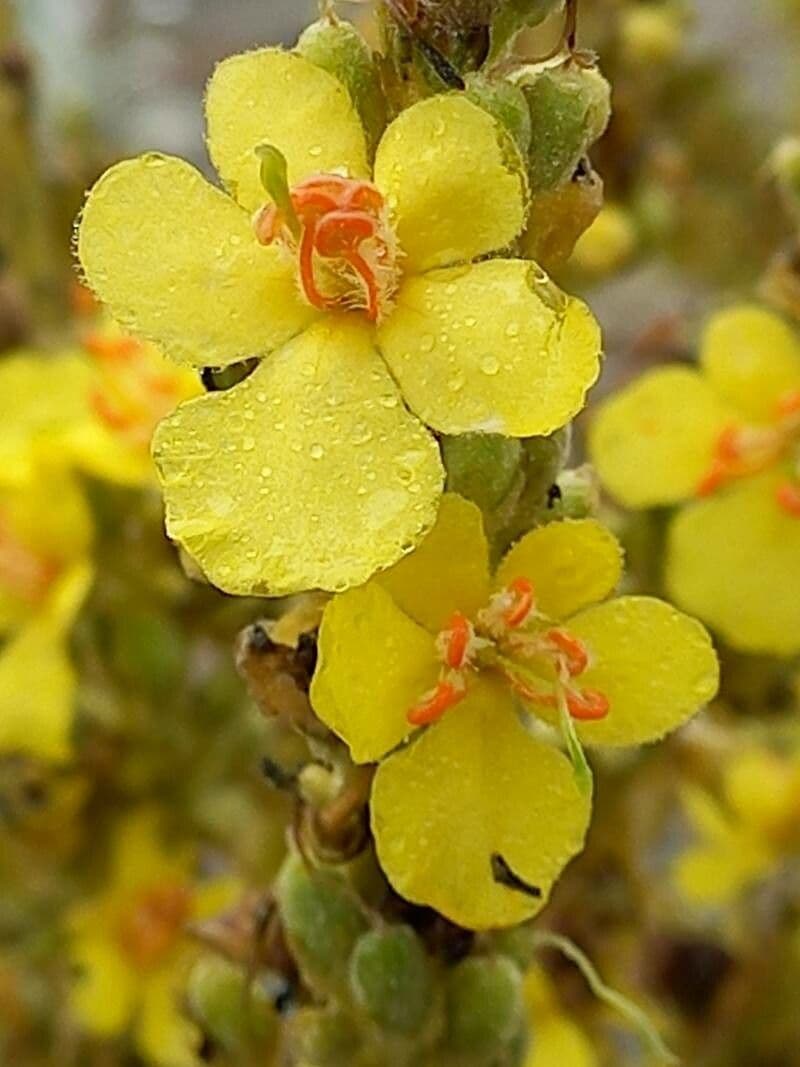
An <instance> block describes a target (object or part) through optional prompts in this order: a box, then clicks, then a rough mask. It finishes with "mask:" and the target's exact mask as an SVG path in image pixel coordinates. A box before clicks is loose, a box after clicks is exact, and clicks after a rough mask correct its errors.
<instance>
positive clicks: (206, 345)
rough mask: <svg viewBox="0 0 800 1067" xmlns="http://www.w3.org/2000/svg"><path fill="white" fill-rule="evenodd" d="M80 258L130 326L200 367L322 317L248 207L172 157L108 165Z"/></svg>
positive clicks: (255, 349)
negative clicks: (261, 237)
mask: <svg viewBox="0 0 800 1067" xmlns="http://www.w3.org/2000/svg"><path fill="white" fill-rule="evenodd" d="M78 255H79V257H80V261H81V265H82V266H83V270H84V273H85V275H86V281H87V282H88V284H89V285H90V286H91V288H92V289H93V290H94V291H95V292H96V293H97V295H98V297H99V298H100V299H101V300H102V301H103V303H105V304H107V305H108V308H109V310H110V312H111V314H112V315H113V316H114V318H115V319H117V321H118V322H119V323H120V324H121V325H122V326H123V327H124V328H125V329H127V330H130V331H131V332H132V333H136V334H141V335H143V336H144V337H147V338H149V339H150V340H151V341H155V342H156V343H157V344H159V345H160V347H161V348H162V349H163V350H164V353H165V354H166V355H168V356H170V357H171V358H172V359H175V360H177V361H178V362H184V363H191V364H193V365H194V366H198V367H201V366H224V365H226V364H228V363H233V362H235V361H237V360H241V359H245V358H246V357H249V356H253V355H261V354H263V353H266V352H270V351H272V350H273V349H274V348H277V347H278V346H279V345H281V344H283V343H284V342H285V341H287V340H289V338H291V337H293V336H294V335H295V334H297V333H299V332H300V331H301V330H302V329H303V328H304V327H305V326H306V325H307V324H308V323H309V322H311V321H312V319H313V318H314V317H315V314H316V313H315V312H314V311H313V309H312V308H311V307H309V306H308V305H307V304H305V303H304V302H303V301H302V300H301V298H300V296H299V293H298V291H297V284H296V282H295V269H294V266H293V264H292V263H291V262H290V260H289V259H288V258H285V257H284V256H283V255H282V254H281V252H280V250H279V249H278V248H277V247H274V246H272V247H269V248H265V247H263V246H262V245H260V244H259V243H258V242H257V241H256V239H255V235H254V232H253V228H252V225H251V222H250V218H249V217H248V215H247V214H246V212H244V211H243V210H242V209H241V208H239V207H238V206H237V205H236V204H235V203H234V201H233V200H231V199H230V197H228V196H226V195H225V194H224V193H222V192H220V190H219V189H215V188H214V187H213V186H212V185H209V183H208V182H207V181H206V180H205V178H203V176H202V175H201V174H200V172H199V171H197V170H195V168H194V167H191V166H190V165H189V164H188V163H184V162H183V160H180V159H175V158H172V157H170V156H161V155H156V154H152V153H151V154H150V155H146V156H140V157H139V158H138V159H129V160H125V161H124V162H122V163H118V164H117V165H116V166H114V167H112V168H111V169H110V170H107V171H106V173H105V174H104V175H103V177H102V178H101V179H100V180H99V181H98V183H97V184H96V185H95V186H94V188H93V189H92V191H91V192H90V194H89V198H88V200H87V201H86V206H85V207H84V209H83V215H82V216H81V221H80V229H79V231H78Z"/></svg>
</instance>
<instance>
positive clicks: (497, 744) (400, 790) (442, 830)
mask: <svg viewBox="0 0 800 1067" xmlns="http://www.w3.org/2000/svg"><path fill="white" fill-rule="evenodd" d="M590 809H591V799H590V797H588V796H586V795H585V794H583V793H581V792H580V790H579V789H578V786H577V785H576V783H575V776H574V774H573V771H572V766H571V765H570V763H569V761H568V760H567V759H566V757H565V756H564V755H563V754H562V753H561V752H560V751H559V750H558V749H557V748H555V747H554V746H553V745H550V744H547V743H545V742H543V741H540V740H537V739H535V738H533V737H532V736H531V735H530V734H529V733H527V732H526V731H525V729H524V728H523V727H522V726H521V725H520V723H519V721H518V719H517V717H516V716H515V714H514V710H513V706H512V704H511V700H510V698H509V697H508V695H507V694H506V692H505V691H504V690H502V689H500V688H498V687H495V686H493V685H489V684H486V683H479V684H478V685H477V686H476V687H475V688H474V689H473V690H472V692H471V693H470V695H469V696H468V697H467V698H466V700H464V701H463V703H461V704H459V705H457V706H456V707H455V708H453V709H452V710H451V711H449V712H448V713H447V714H446V715H445V716H444V718H443V719H442V720H441V721H440V722H438V723H437V724H436V725H435V726H432V727H430V728H429V729H428V730H426V731H425V732H424V733H423V734H421V735H420V736H419V737H418V738H416V739H415V740H414V741H412V743H411V744H409V745H408V746H407V747H406V748H404V749H401V750H400V751H399V752H396V753H394V754H393V755H391V756H389V757H388V758H387V759H386V760H384V761H383V763H382V764H381V765H380V767H379V768H378V770H377V772H376V775H375V781H374V784H373V789H372V805H371V812H372V829H373V832H374V834H375V843H376V846H377V850H378V859H379V860H380V863H381V866H382V867H383V869H384V871H385V872H386V875H387V877H388V878H389V881H390V882H391V883H392V885H393V886H394V887H395V889H396V890H397V892H398V893H400V895H401V896H403V897H405V898H406V899H407V900H411V901H413V902H414V903H416V904H425V905H428V906H430V907H433V908H436V910H437V911H439V912H441V913H442V914H443V915H445V916H446V917H447V918H448V919H451V920H452V921H453V922H456V923H458V924H459V925H460V926H466V927H467V928H469V929H477V930H482V929H487V928H489V927H494V926H510V925H514V924H516V923H519V922H523V921H524V920H525V919H528V918H530V917H531V916H532V915H535V914H536V913H537V912H538V911H540V910H541V909H542V907H544V905H545V903H546V902H547V897H548V895H549V892H550V889H551V887H552V885H553V883H554V882H555V880H556V879H557V878H558V876H559V874H560V873H561V871H562V869H563V867H564V866H565V865H566V864H567V863H568V862H569V860H570V859H571V858H572V857H573V856H574V855H575V854H576V852H578V851H579V850H580V848H581V846H582V844H583V835H584V833H585V831H586V827H587V824H588V821H589V814H590ZM493 856H495V857H497V856H499V857H501V858H502V860H503V861H504V862H505V864H506V865H507V866H508V868H509V869H510V871H511V872H513V874H514V875H516V876H517V878H519V879H520V880H521V882H523V883H527V885H528V886H529V888H530V892H523V891H522V890H521V889H520V888H511V887H509V886H507V885H503V884H500V883H499V882H498V881H496V880H495V877H494V875H493V865H492V857H493ZM537 894H538V895H537Z"/></svg>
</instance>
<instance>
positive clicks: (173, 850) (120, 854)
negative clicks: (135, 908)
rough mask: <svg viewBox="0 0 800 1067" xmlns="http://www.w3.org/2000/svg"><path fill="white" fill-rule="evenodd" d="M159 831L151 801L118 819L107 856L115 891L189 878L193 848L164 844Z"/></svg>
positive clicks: (126, 891)
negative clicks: (111, 854) (110, 857)
mask: <svg viewBox="0 0 800 1067" xmlns="http://www.w3.org/2000/svg"><path fill="white" fill-rule="evenodd" d="M162 833H163V827H162V817H161V814H160V812H159V810H158V808H156V807H154V806H151V805H147V806H142V807H139V808H135V809H133V811H131V812H130V813H129V814H127V815H126V816H125V818H124V819H122V820H121V822H120V823H119V825H118V826H117V829H116V836H115V838H114V842H113V856H112V860H111V870H112V873H111V885H112V888H113V890H114V891H115V892H118V893H119V894H120V895H122V896H127V895H129V894H130V893H134V892H136V891H137V890H140V889H142V888H146V887H148V886H154V885H159V884H163V883H165V882H166V883H178V884H183V883H185V882H187V881H188V880H189V877H190V872H191V869H192V866H193V862H194V853H193V850H192V849H191V848H190V847H189V846H187V845H185V844H181V845H180V846H176V845H175V844H174V843H172V842H170V843H169V844H167V842H166V840H165V839H164V838H162Z"/></svg>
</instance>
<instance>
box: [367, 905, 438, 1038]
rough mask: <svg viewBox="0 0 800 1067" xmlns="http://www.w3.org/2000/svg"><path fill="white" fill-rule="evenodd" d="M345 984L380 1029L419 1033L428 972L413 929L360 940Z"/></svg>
mask: <svg viewBox="0 0 800 1067" xmlns="http://www.w3.org/2000/svg"><path fill="white" fill-rule="evenodd" d="M350 988H351V990H352V993H353V999H354V1001H355V1002H356V1004H358V1006H359V1007H360V1008H361V1009H362V1010H363V1011H364V1012H365V1013H366V1014H367V1015H368V1016H369V1017H370V1019H372V1020H373V1022H375V1023H377V1024H378V1026H379V1027H380V1028H381V1029H382V1030H387V1031H390V1032H393V1033H398V1034H407V1035H412V1034H417V1033H419V1031H420V1030H421V1029H422V1027H423V1025H424V1024H425V1021H426V1019H427V1018H428V1015H429V1013H430V1009H431V1002H432V995H433V976H432V973H431V968H430V964H429V962H428V957H427V955H426V952H425V949H424V947H423V945H422V942H421V941H420V939H419V938H418V937H417V935H416V934H415V933H414V931H413V930H412V929H410V927H408V926H390V927H387V928H385V929H383V930H371V931H370V932H369V933H367V934H364V935H363V937H361V938H359V940H358V942H357V943H356V947H355V949H354V950H353V956H352V958H351V960H350Z"/></svg>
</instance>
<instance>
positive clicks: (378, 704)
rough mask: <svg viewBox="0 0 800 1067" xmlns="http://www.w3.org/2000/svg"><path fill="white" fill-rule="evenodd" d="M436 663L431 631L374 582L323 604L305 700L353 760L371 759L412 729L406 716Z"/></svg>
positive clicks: (431, 679)
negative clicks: (308, 698) (316, 652)
mask: <svg viewBox="0 0 800 1067" xmlns="http://www.w3.org/2000/svg"><path fill="white" fill-rule="evenodd" d="M438 668H439V664H438V662H437V660H436V656H435V648H434V642H433V638H432V637H431V635H430V634H429V633H428V632H427V631H426V630H423V629H422V627H421V626H418V625H417V624H416V623H415V622H412V620H411V619H410V618H409V617H408V616H407V615H406V614H405V613H404V612H403V611H402V610H401V609H400V608H399V607H397V605H396V604H395V603H394V601H393V600H392V598H391V596H390V595H389V594H388V593H387V592H385V591H384V590H383V589H381V587H380V586H379V585H378V584H377V583H376V582H374V581H373V582H370V583H369V584H367V585H365V586H362V588H360V589H351V590H350V591H349V592H347V593H343V594H342V595H341V596H337V597H334V599H333V600H332V601H330V603H329V604H328V605H327V607H326V608H325V614H324V615H323V616H322V626H321V628H320V632H319V661H318V663H317V669H316V671H315V672H314V680H313V682H312V685H311V703H312V704H313V706H314V710H315V711H316V713H317V715H319V717H320V718H321V719H322V721H323V722H324V723H325V724H326V725H328V726H329V727H330V728H331V729H332V730H333V731H334V733H336V734H338V736H339V737H341V738H343V740H345V741H346V742H347V744H348V745H349V746H350V753H351V755H352V757H353V759H354V760H355V761H356V763H370V762H372V761H373V760H378V759H380V758H381V756H383V755H384V754H385V753H386V752H388V751H389V750H390V749H392V748H394V747H395V746H396V745H398V744H399V743H400V742H401V741H402V740H404V739H405V738H406V737H408V735H409V734H410V733H411V732H412V730H413V727H412V726H411V725H409V722H408V720H407V718H406V715H407V714H408V712H409V710H410V709H411V708H412V707H413V706H414V705H415V704H416V703H417V701H418V700H419V699H420V697H422V696H423V695H424V694H425V693H426V692H427V691H428V690H429V689H430V688H431V687H432V686H433V685H434V683H435V682H436V677H437V675H438Z"/></svg>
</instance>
